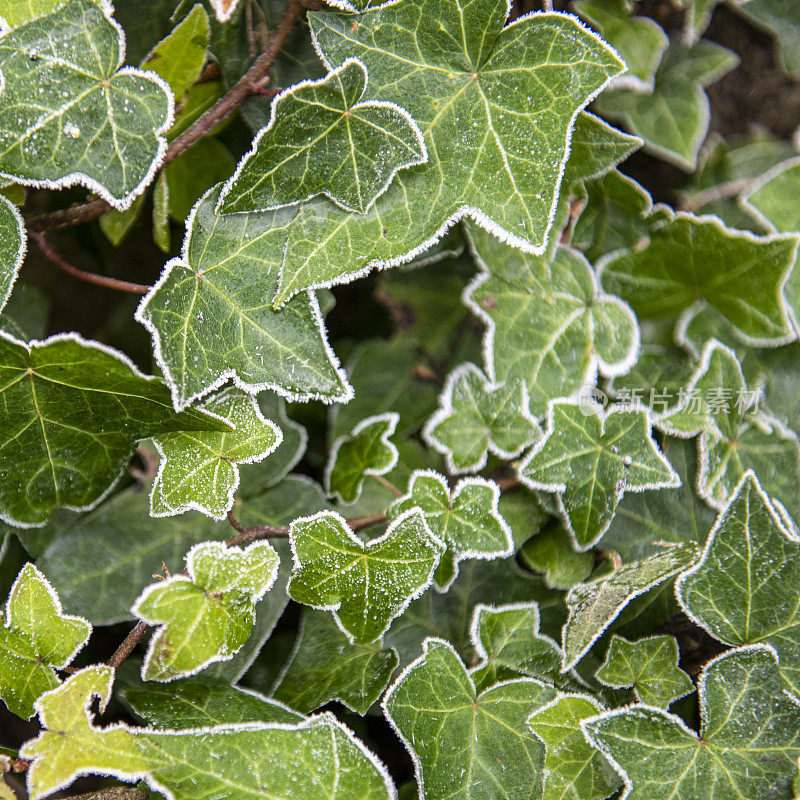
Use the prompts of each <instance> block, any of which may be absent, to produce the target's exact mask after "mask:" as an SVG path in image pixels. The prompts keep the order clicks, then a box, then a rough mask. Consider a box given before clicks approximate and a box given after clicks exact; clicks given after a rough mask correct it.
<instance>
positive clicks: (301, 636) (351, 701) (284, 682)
mask: <svg viewBox="0 0 800 800" xmlns="http://www.w3.org/2000/svg"><path fill="white" fill-rule="evenodd" d="M397 665H398V658H397V652H396V651H395V650H393V649H391V648H390V649H384V648H383V644H382V642H381V641H380V640H378V641H377V642H373V643H372V644H354V643H352V642H349V641H348V640H347V637H346V636H345V635H344V634H343V633H342V631H341V630H340V629H339V628H338V627H337V625H336V624H335V622H334V621H333V619H332V618H331V617H330V615H329V614H324V613H321V612H319V611H313V610H311V609H309V608H306V609H304V610H303V616H302V618H301V622H300V629H299V630H298V632H297V642H296V643H295V646H294V650H293V651H292V655H291V656H290V657H289V661H288V663H287V664H286V665H285V667H284V668H283V672H281V675H280V677H279V678H278V682H277V684H276V686H275V687H274V689H273V690H272V696H273V697H274V698H275V699H276V700H280V701H282V702H284V703H286V704H287V705H289V706H291V707H292V708H294V709H297V710H298V711H301V712H303V713H306V714H307V713H309V712H311V711H314V710H315V709H317V708H320V707H321V706H324V705H325V704H326V703H329V702H331V701H332V700H338V701H339V702H340V703H342V704H344V705H345V706H347V707H348V708H349V709H350V710H351V711H353V712H355V713H356V714H360V715H361V716H363V715H364V714H366V713H367V711H369V709H370V707H371V706H372V705H373V704H374V703H376V702H377V701H378V698H379V697H380V696H381V694H383V690H384V689H385V688H386V686H387V685H388V683H389V681H390V680H391V677H392V673H393V672H394V671H395V669H396V668H397Z"/></svg>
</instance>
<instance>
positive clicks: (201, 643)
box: [131, 542, 279, 681]
mask: <svg viewBox="0 0 800 800" xmlns="http://www.w3.org/2000/svg"><path fill="white" fill-rule="evenodd" d="M278 561H279V559H278V554H277V553H276V552H275V550H273V548H272V547H271V546H270V545H269V544H268V543H267V542H254V543H253V544H251V545H249V546H248V547H246V548H245V549H244V550H241V549H239V548H238V547H228V546H227V545H225V544H224V543H221V542H201V543H200V544H197V545H195V546H194V547H193V548H192V549H191V550H190V551H189V552H188V553H187V555H186V574H181V575H174V576H172V577H170V578H167V579H166V580H164V581H162V582H161V583H154V584H151V585H150V586H148V587H147V588H146V589H145V590H144V592H142V594H141V595H140V596H139V598H138V599H137V600H136V602H135V603H134V604H133V608H132V609H131V610H132V611H133V613H134V614H135V615H136V616H137V617H139V619H141V620H142V621H143V622H146V623H147V624H148V625H158V626H159V628H158V630H157V631H156V633H155V634H154V635H153V637H152V638H151V639H150V643H149V646H148V648H147V655H146V657H145V660H144V663H143V664H142V679H143V680H155V681H170V680H174V679H175V678H181V677H185V676H187V675H193V674H194V673H196V672H199V671H200V670H201V669H203V668H204V667H206V666H207V665H208V664H212V663H214V662H216V661H227V660H228V659H230V658H232V657H233V656H234V655H235V654H236V652H238V650H240V649H241V647H242V646H243V645H244V643H245V642H246V641H247V637H248V636H249V635H250V632H251V631H252V629H253V623H254V622H255V605H256V603H257V602H258V601H259V600H260V599H261V598H262V597H263V596H264V595H265V594H266V593H267V591H268V590H269V588H270V587H271V586H272V584H273V583H274V582H275V578H276V576H277V572H278Z"/></svg>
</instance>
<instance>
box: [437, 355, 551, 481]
mask: <svg viewBox="0 0 800 800" xmlns="http://www.w3.org/2000/svg"><path fill="white" fill-rule="evenodd" d="M539 433H540V430H539V426H538V425H537V424H536V419H535V418H534V417H533V416H532V415H531V412H530V408H529V400H528V387H527V386H526V384H525V381H524V380H518V379H516V378H509V380H508V381H505V382H503V383H501V384H499V385H497V384H493V383H492V382H491V381H489V380H487V379H486V376H485V375H484V374H483V373H482V372H481V371H480V370H479V369H478V368H477V367H476V366H475V365H474V364H469V363H467V364H461V365H460V366H459V367H457V368H456V369H454V370H453V371H452V372H451V373H450V375H448V377H447V382H446V383H445V386H444V390H443V391H442V394H441V396H440V397H439V410H438V411H437V412H436V413H435V414H434V415H433V416H432V417H431V418H430V419H429V420H428V422H427V423H426V424H425V427H424V429H423V437H424V439H425V441H426V442H427V443H428V444H429V445H430V446H431V447H434V448H436V449H437V450H438V451H439V452H440V453H442V454H443V455H444V457H445V460H446V461H447V465H448V467H449V468H450V471H451V472H453V473H455V474H456V475H458V474H460V473H464V472H477V471H478V470H480V469H483V467H484V466H486V459H487V458H488V456H489V453H493V454H494V455H496V456H498V457H499V458H502V459H511V458H514V457H515V456H518V455H519V454H520V453H521V452H522V450H523V448H524V447H525V446H526V445H528V444H530V443H531V442H532V441H533V440H534V439H536V437H537V435H538V434H539Z"/></svg>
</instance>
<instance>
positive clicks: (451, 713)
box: [383, 639, 556, 800]
mask: <svg viewBox="0 0 800 800" xmlns="http://www.w3.org/2000/svg"><path fill="white" fill-rule="evenodd" d="M555 696H556V692H555V690H554V689H552V688H551V687H549V686H547V685H546V684H543V683H540V682H539V681H536V680H533V679H532V678H524V679H520V680H516V681H510V682H508V683H503V684H500V685H499V686H495V687H493V688H491V689H487V690H486V691H484V692H481V693H480V694H478V693H477V691H476V689H475V684H474V683H473V682H472V679H471V678H470V676H469V673H468V672H467V669H466V667H465V666H464V664H463V662H462V661H461V659H460V658H459V657H458V655H456V653H455V651H454V650H453V648H452V647H451V646H450V645H449V644H448V643H447V642H445V641H443V640H441V639H427V640H426V641H425V644H424V649H423V653H422V655H421V656H420V657H419V658H418V659H417V660H416V661H415V662H414V663H413V664H411V665H410V666H409V667H408V668H407V669H406V670H405V671H404V672H403V674H402V675H401V676H400V677H399V678H398V679H397V681H396V682H395V683H394V684H393V685H392V686H391V687H390V689H389V691H388V692H387V693H386V697H385V698H384V701H383V706H384V709H385V712H386V717H387V719H388V720H389V722H390V723H391V724H392V725H393V726H394V728H395V730H396V731H397V732H398V735H399V736H400V738H401V739H402V740H403V743H404V744H405V746H406V748H407V749H408V751H409V753H410V754H411V757H412V758H413V760H414V767H415V770H416V775H417V783H418V784H419V796H420V800H423V798H424V800H444V798H484V797H485V798H489V797H491V798H494V799H496V800H523V799H524V800H530V798H531V797H532V796H533V797H539V796H541V791H542V783H543V767H544V750H545V748H544V744H543V743H542V741H541V739H539V738H538V737H537V736H534V735H533V734H532V733H531V731H530V730H529V729H528V728H527V727H526V725H525V722H526V720H527V718H528V717H530V715H531V714H532V713H533V712H534V711H536V710H537V709H539V708H541V707H542V706H543V705H545V704H546V703H547V702H549V701H550V700H552V699H553V698H554V697H555ZM465 745H468V746H465Z"/></svg>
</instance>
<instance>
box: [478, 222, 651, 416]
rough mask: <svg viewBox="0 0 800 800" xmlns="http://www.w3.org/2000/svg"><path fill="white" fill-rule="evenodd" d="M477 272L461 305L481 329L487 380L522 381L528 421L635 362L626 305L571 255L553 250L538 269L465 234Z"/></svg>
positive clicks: (528, 259)
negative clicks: (556, 401)
mask: <svg viewBox="0 0 800 800" xmlns="http://www.w3.org/2000/svg"><path fill="white" fill-rule="evenodd" d="M469 234H470V242H471V245H472V248H473V252H474V255H475V257H476V259H477V261H478V264H479V266H480V268H481V272H480V273H479V274H478V276H477V277H476V278H475V280H474V281H473V282H472V283H471V284H470V285H469V286H468V287H467V289H466V291H465V293H464V301H465V302H466V304H467V305H468V306H469V307H470V308H471V309H472V310H473V312H474V313H475V314H476V315H477V316H478V317H480V318H481V319H482V320H483V321H484V322H485V323H486V334H485V337H484V342H483V345H484V358H485V362H486V372H487V374H488V376H489V378H490V379H491V380H493V381H497V382H501V381H509V380H511V379H517V380H524V381H525V383H526V384H527V387H528V392H529V395H530V408H531V411H532V412H533V414H534V415H537V416H543V415H544V413H545V411H546V409H547V403H548V401H549V400H553V399H555V398H558V397H568V396H571V395H573V394H577V393H578V392H579V391H580V389H581V388H582V387H584V386H585V385H587V384H593V383H594V382H595V381H596V379H597V375H598V372H599V373H602V374H603V375H606V376H611V375H618V374H620V373H624V372H627V371H628V370H629V369H630V368H631V367H632V366H633V364H634V362H635V361H636V354H637V352H638V348H639V327H638V325H637V322H636V318H635V316H634V315H633V312H632V311H631V309H630V308H629V306H628V305H627V304H626V303H624V302H622V301H621V300H620V299H619V298H617V297H611V296H610V295H607V294H605V293H604V292H601V291H599V289H598V286H597V282H596V280H595V276H594V273H593V271H592V268H591V267H590V265H589V263H588V262H587V261H586V259H585V258H584V257H583V256H582V255H581V254H580V253H578V252H577V251H575V250H570V249H567V248H564V247H559V248H557V249H556V251H555V255H554V257H553V260H552V261H551V262H550V263H549V264H547V265H546V266H543V265H542V264H541V263H540V261H537V259H536V258H535V257H533V256H526V255H525V254H524V253H522V252H520V251H519V250H516V249H514V248H511V247H509V246H508V245H505V244H503V243H502V242H500V241H499V240H498V239H496V238H494V237H493V236H491V235H490V234H488V233H486V232H484V231H482V230H481V229H479V228H477V227H475V226H470V227H469Z"/></svg>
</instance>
